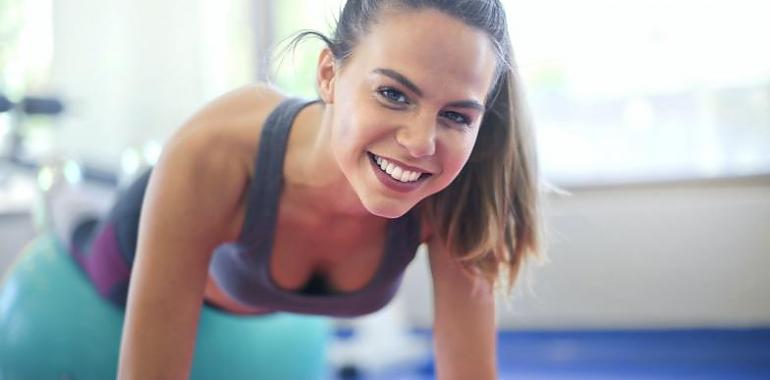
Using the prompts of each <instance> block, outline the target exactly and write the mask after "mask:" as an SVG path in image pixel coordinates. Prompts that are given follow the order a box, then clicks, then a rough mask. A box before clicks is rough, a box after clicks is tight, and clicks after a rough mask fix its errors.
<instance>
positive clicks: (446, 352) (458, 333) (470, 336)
mask: <svg viewBox="0 0 770 380" xmlns="http://www.w3.org/2000/svg"><path fill="white" fill-rule="evenodd" d="M428 251H429V257H430V268H431V274H432V277H433V294H434V315H435V317H434V322H433V334H434V349H435V352H436V373H437V378H438V379H440V380H454V379H458V380H459V379H475V380H487V379H489V380H492V379H496V378H497V372H496V366H495V363H496V357H495V355H496V343H495V335H496V334H495V332H496V327H495V299H494V293H493V291H492V288H491V287H490V286H489V285H487V284H486V283H485V282H484V281H483V280H482V279H481V278H471V277H470V276H469V275H468V274H466V273H464V272H461V268H460V266H459V264H458V263H457V262H456V261H455V260H454V259H453V258H451V257H450V255H449V252H448V250H447V249H446V247H444V245H443V243H441V242H440V241H438V239H437V238H436V237H435V236H434V237H433V238H431V239H430V240H429V242H428ZM474 287H475V291H474Z"/></svg>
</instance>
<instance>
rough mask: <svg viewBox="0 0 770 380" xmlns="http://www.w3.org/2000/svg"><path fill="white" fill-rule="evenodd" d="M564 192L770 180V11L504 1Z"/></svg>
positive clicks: (755, 4)
mask: <svg viewBox="0 0 770 380" xmlns="http://www.w3.org/2000/svg"><path fill="white" fill-rule="evenodd" d="M506 6H507V8H508V15H509V23H510V28H511V34H512V39H513V44H514V49H515V50H516V53H517V58H518V63H519V66H520V67H521V71H522V75H523V77H524V80H525V82H526V85H527V94H528V98H529V102H530V105H531V107H532V109H533V114H534V119H535V122H536V127H537V135H538V139H539V151H540V157H541V162H542V165H543V169H544V172H545V174H546V176H547V177H549V178H551V179H552V180H554V181H555V182H557V183H595V182H623V181H645V180H667V179H678V178H708V177H720V176H740V175H751V174H758V173H768V171H770V49H767V48H766V45H767V41H766V40H767V36H770V23H767V22H766V17H765V16H766V15H767V14H770V3H768V2H765V1H751V0H741V1H706V2H704V1H691V0H690V1H687V0H678V1H647V0H644V1H641V0H635V1H632V0H627V1H622V2H617V1H606V0H586V1H580V2H570V1H557V0H541V1H525V0H508V1H507V2H506Z"/></svg>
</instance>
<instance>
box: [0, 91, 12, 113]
mask: <svg viewBox="0 0 770 380" xmlns="http://www.w3.org/2000/svg"><path fill="white" fill-rule="evenodd" d="M11 108H13V103H11V101H10V100H8V98H6V97H5V96H3V95H2V94H0V112H7V111H10V110H11Z"/></svg>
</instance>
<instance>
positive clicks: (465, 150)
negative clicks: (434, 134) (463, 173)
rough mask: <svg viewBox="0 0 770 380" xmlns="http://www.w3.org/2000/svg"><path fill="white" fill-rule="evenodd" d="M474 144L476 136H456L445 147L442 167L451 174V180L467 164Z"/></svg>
mask: <svg viewBox="0 0 770 380" xmlns="http://www.w3.org/2000/svg"><path fill="white" fill-rule="evenodd" d="M475 143H476V134H467V135H460V136H456V137H455V138H454V139H452V141H450V143H448V144H447V145H446V153H447V154H446V155H445V158H444V167H445V168H446V169H447V171H448V172H450V173H451V175H452V178H453V179H454V177H456V176H457V174H458V173H460V170H462V168H463V166H465V163H466V162H468V158H470V155H471V152H472V151H473V145H474V144H475Z"/></svg>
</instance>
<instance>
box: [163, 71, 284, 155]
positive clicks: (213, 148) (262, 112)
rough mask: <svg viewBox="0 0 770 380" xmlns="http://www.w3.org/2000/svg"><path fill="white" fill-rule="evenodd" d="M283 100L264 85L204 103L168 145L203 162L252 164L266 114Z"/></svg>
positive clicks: (282, 96)
mask: <svg viewBox="0 0 770 380" xmlns="http://www.w3.org/2000/svg"><path fill="white" fill-rule="evenodd" d="M285 98H286V96H285V95H283V94H282V93H280V92H279V91H278V90H276V89H275V88H272V87H270V86H269V85H266V84H252V85H248V86H243V87H240V88H237V89H235V90H232V91H230V92H228V93H225V94H224V95H221V96H219V97H217V98H215V99H213V100H211V101H210V102H208V103H206V104H205V105H204V106H203V107H201V108H200V109H199V110H198V111H197V112H195V113H194V114H193V115H192V116H191V117H190V118H189V119H187V120H186V121H185V122H184V123H183V124H182V126H181V127H180V128H179V129H177V131H176V132H175V133H174V135H173V136H172V137H171V138H170V140H169V143H168V145H176V146H177V148H178V149H179V150H182V151H189V152H190V153H191V154H195V155H200V154H201V153H205V157H200V159H204V160H207V161H210V160H223V161H229V162H231V163H233V162H243V163H244V164H245V165H249V163H250V162H251V161H253V157H254V156H255V154H256V150H257V147H258V146H259V137H260V135H261V131H262V125H263V124H264V122H265V120H266V119H267V117H268V116H269V115H270V112H271V111H272V110H273V109H275V107H277V106H278V104H280V103H281V101H283V100H284V99H285Z"/></svg>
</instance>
